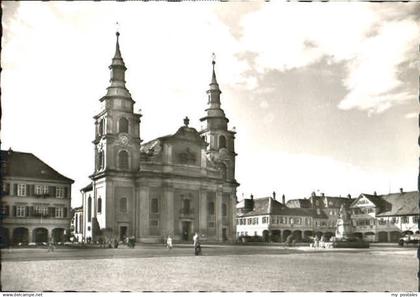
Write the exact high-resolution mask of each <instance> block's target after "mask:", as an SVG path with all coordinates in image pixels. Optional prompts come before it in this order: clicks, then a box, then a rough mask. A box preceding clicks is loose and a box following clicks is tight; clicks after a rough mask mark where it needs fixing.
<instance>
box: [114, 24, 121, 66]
mask: <svg viewBox="0 0 420 297" xmlns="http://www.w3.org/2000/svg"><path fill="white" fill-rule="evenodd" d="M115 35H116V36H117V44H116V45H115V55H114V59H118V58H119V59H122V58H121V51H120V32H118V31H117V32H116V33H115Z"/></svg>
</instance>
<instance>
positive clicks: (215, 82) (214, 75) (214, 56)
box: [210, 53, 219, 86]
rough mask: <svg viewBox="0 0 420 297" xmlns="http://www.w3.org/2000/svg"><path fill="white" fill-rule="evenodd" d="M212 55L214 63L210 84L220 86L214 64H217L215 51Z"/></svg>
mask: <svg viewBox="0 0 420 297" xmlns="http://www.w3.org/2000/svg"><path fill="white" fill-rule="evenodd" d="M211 57H212V61H211V63H212V64H213V75H212V77H211V83H210V85H217V86H219V84H218V83H217V80H216V72H215V71H214V65H216V54H215V53H213V54H212V55H211Z"/></svg>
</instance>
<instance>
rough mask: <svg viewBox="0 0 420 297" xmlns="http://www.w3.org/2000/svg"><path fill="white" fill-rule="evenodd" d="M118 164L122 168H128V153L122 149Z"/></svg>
mask: <svg viewBox="0 0 420 297" xmlns="http://www.w3.org/2000/svg"><path fill="white" fill-rule="evenodd" d="M118 165H119V167H120V169H128V153H127V151H121V152H119V153H118Z"/></svg>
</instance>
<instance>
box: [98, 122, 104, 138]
mask: <svg viewBox="0 0 420 297" xmlns="http://www.w3.org/2000/svg"><path fill="white" fill-rule="evenodd" d="M104 128H105V119H101V120H100V121H99V135H103V134H104V132H105V129H104Z"/></svg>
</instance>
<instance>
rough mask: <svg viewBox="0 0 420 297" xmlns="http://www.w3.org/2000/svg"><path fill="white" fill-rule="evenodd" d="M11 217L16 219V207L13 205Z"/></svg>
mask: <svg viewBox="0 0 420 297" xmlns="http://www.w3.org/2000/svg"><path fill="white" fill-rule="evenodd" d="M13 216H14V217H16V205H13Z"/></svg>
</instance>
